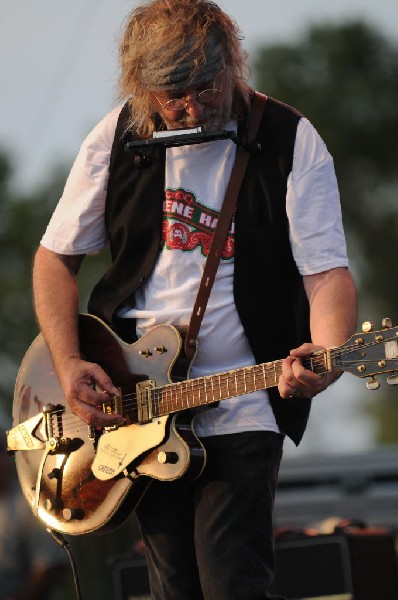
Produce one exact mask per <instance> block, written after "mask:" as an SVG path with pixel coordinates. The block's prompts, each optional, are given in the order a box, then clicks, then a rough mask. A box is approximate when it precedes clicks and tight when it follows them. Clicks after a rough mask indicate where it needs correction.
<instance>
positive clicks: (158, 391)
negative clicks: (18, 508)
mask: <svg viewBox="0 0 398 600" xmlns="http://www.w3.org/2000/svg"><path fill="white" fill-rule="evenodd" d="M377 343H379V342H373V344H368V345H367V346H370V345H375V344H377ZM352 349H357V346H353V347H352ZM347 350H349V348H348V347H347V348H345V351H347ZM342 353H343V351H342V350H341V349H334V350H331V354H332V355H334V356H338V355H339V354H342ZM323 354H324V353H323V351H322V352H321V354H320V355H319V356H317V357H312V359H310V360H311V362H312V364H313V365H316V364H317V365H323V364H324V361H323V359H322V358H321V355H323ZM281 362H282V361H275V362H274V363H263V365H254V366H253V367H252V368H251V369H250V368H249V369H250V371H251V374H252V375H253V376H254V377H256V373H255V372H254V371H258V372H259V373H260V375H261V376H264V375H266V374H267V373H268V374H269V373H270V372H271V373H272V372H274V373H276V369H275V365H279V364H280V363H281ZM362 362H367V361H362ZM256 367H257V368H256ZM245 374H246V370H245V369H242V370H237V371H236V372H235V376H236V375H238V376H240V380H238V382H237V384H236V385H237V387H238V386H239V385H241V384H242V383H243V381H244V379H245V378H246V377H245ZM217 375H219V377H220V382H221V385H222V384H224V385H225V384H226V383H227V379H228V378H229V377H230V376H231V372H227V373H220V374H215V375H214V376H207V377H204V378H198V379H193V380H186V381H185V382H181V383H180V384H178V383H177V384H175V383H174V384H173V383H171V384H166V385H165V386H162V387H160V388H153V389H152V390H151V396H152V400H153V402H154V404H156V402H158V403H159V401H160V400H161V399H162V396H164V391H165V389H166V388H167V387H169V389H170V390H171V391H174V392H177V395H178V392H179V391H180V392H182V393H186V392H187V391H188V390H187V389H185V390H184V389H183V388H184V385H185V388H187V387H189V391H190V392H191V393H193V394H195V392H196V393H198V394H199V395H200V393H201V391H203V383H205V386H204V387H206V381H208V380H210V379H211V378H212V377H217ZM268 387H270V386H268ZM204 391H205V393H207V390H204ZM242 393H244V391H242ZM175 395H176V394H174V396H175ZM234 395H239V394H238V393H237V391H236V392H235V393H234V394H231V397H232V396H234ZM136 398H137V394H136V393H133V394H126V395H123V396H122V397H121V400H122V404H123V407H122V408H124V409H127V410H133V409H135V408H137V406H138V405H137V404H136V403H134V402H130V403H129V402H128V401H127V400H129V399H133V400H135V399H136ZM220 399H221V398H219V400H220ZM163 400H164V402H169V401H170V400H167V399H164V398H163ZM172 400H173V398H172ZM174 401H175V398H174ZM212 402H217V398H214V399H213V400H212ZM206 403H211V402H209V401H208V400H207V401H206V402H204V403H203V404H206ZM109 405H111V402H110V403H109ZM187 408H189V406H187ZM179 409H180V410H182V409H181V408H180V407H179ZM56 412H57V411H54V413H53V414H56ZM60 412H63V409H61V410H60ZM169 412H173V411H169ZM70 418H74V416H73V415H71V416H70ZM77 418H78V417H77ZM67 419H68V416H67V415H66V416H65V417H64V421H65V422H66V420H67Z"/></svg>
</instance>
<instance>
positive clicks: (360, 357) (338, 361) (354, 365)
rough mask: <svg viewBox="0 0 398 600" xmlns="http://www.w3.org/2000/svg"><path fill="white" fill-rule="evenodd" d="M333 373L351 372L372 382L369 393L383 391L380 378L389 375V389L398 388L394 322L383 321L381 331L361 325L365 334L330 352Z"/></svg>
mask: <svg viewBox="0 0 398 600" xmlns="http://www.w3.org/2000/svg"><path fill="white" fill-rule="evenodd" d="M330 360H331V364H332V370H333V371H335V370H339V371H348V372H349V373H351V374H352V375H355V376H356V377H361V378H369V381H368V382H367V384H366V386H367V388H368V389H370V390H377V389H378V388H379V387H380V383H379V380H378V379H377V378H376V375H377V376H380V375H386V377H387V383H388V384H389V385H397V384H398V327H393V326H392V323H391V319H388V318H385V319H383V321H382V329H380V330H378V331H374V328H373V323H372V322H371V321H366V322H365V323H363V324H362V332H361V333H355V334H354V335H353V336H351V337H350V339H349V340H348V341H347V342H346V343H345V344H343V345H342V346H339V347H338V348H333V349H332V350H331V351H330Z"/></svg>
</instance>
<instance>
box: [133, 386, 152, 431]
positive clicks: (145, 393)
mask: <svg viewBox="0 0 398 600" xmlns="http://www.w3.org/2000/svg"><path fill="white" fill-rule="evenodd" d="M154 387H155V380H154V379H146V380H145V381H139V382H138V383H137V386H136V390H137V417H138V423H140V425H143V424H144V423H150V421H152V418H153V410H152V393H151V392H152V389H153V388H154Z"/></svg>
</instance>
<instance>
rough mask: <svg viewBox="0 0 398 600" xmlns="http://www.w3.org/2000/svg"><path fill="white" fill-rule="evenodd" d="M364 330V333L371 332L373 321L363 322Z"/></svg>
mask: <svg viewBox="0 0 398 600" xmlns="http://www.w3.org/2000/svg"><path fill="white" fill-rule="evenodd" d="M362 331H363V332H364V333H369V332H370V331H373V321H365V322H364V323H362Z"/></svg>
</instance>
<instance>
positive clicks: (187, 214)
mask: <svg viewBox="0 0 398 600" xmlns="http://www.w3.org/2000/svg"><path fill="white" fill-rule="evenodd" d="M120 108H121V107H119V108H117V109H115V110H114V111H112V112H111V113H110V114H108V115H107V116H106V117H105V119H103V120H102V121H101V122H100V123H99V124H98V125H97V126H96V127H95V128H94V130H93V131H92V132H91V133H90V134H89V136H88V137H87V138H86V140H85V141H84V143H83V145H82V147H81V149H80V152H79V154H78V156H77V158H76V161H75V163H74V165H73V168H72V170H71V173H70V175H69V178H68V181H67V183H66V186H65V190H64V193H63V195H62V197H61V199H60V201H59V204H58V206H57V208H56V210H55V211H54V214H53V216H52V218H51V221H50V223H49V225H48V227H47V230H46V233H45V235H44V237H43V239H42V241H41V243H42V244H43V245H44V246H45V247H46V248H48V249H49V250H52V251H54V252H58V253H60V254H87V253H92V252H96V251H98V250H100V249H101V248H102V247H103V246H104V245H105V244H106V243H107V233H106V229H105V223H104V208H105V199H106V185H107V179H108V170H109V157H110V151H111V147H112V143H113V139H114V132H115V127H116V123H117V119H118V116H119V112H120ZM234 127H236V123H233V122H231V123H228V124H227V126H226V129H232V128H234ZM235 152H236V146H235V144H234V142H232V141H231V140H220V141H216V142H207V143H205V144H198V145H193V146H180V147H175V148H168V149H167V151H166V178H165V187H166V189H165V200H164V207H163V208H164V210H163V244H162V249H161V251H160V252H159V255H158V258H157V261H156V264H155V267H154V269H153V271H152V274H151V276H150V278H149V279H148V281H147V282H146V283H145V285H143V286H142V287H141V288H140V289H139V290H138V292H137V293H136V294H135V306H134V307H131V308H130V309H126V308H125V309H124V310H123V312H122V313H120V316H123V317H134V318H136V319H137V331H138V333H139V335H142V334H144V333H145V332H146V331H148V330H149V329H151V328H152V327H154V326H155V325H157V324H160V323H169V324H173V325H176V326H186V325H187V324H188V322H189V318H190V315H191V311H192V307H193V304H194V301H195V298H196V293H197V290H198V286H199V282H200V278H201V275H202V272H203V268H204V263H205V259H206V256H207V251H208V248H209V244H210V241H211V235H212V232H213V231H214V227H215V224H216V222H217V217H218V213H219V211H220V207H221V204H222V201H223V198H224V195H225V190H226V186H227V183H228V179H229V176H230V173H231V170H232V166H233V162H234V157H235ZM286 209H287V214H288V218H289V224H290V239H291V245H292V250H293V255H294V258H295V260H296V264H297V267H298V269H299V271H300V273H301V274H302V275H310V274H314V273H319V272H321V271H325V270H329V269H332V268H335V267H342V266H348V259H347V254H346V246H345V238H344V233H343V228H342V222H341V210H340V201H339V193H338V188H337V184H336V178H335V174H334V168H333V161H332V158H331V156H330V154H329V153H328V151H327V149H326V147H325V144H324V143H323V141H322V140H321V138H320V137H319V135H318V134H317V132H316V130H315V129H314V128H313V126H312V125H311V124H310V123H309V121H308V120H307V119H304V118H302V119H301V120H300V122H299V124H298V129H297V136H296V142H295V149H294V159H293V169H292V173H291V174H290V176H289V179H288V190H287V198H286ZM233 250H234V227H233V225H232V227H231V231H230V234H229V238H228V240H227V243H226V246H225V248H224V254H223V257H222V260H221V261H220V265H219V268H218V271H217V277H216V280H215V282H214V285H213V289H212V291H211V294H210V298H209V302H208V305H207V308H206V312H205V315H204V317H203V321H202V324H201V329H200V332H199V346H198V352H197V354H196V357H195V361H194V362H193V364H192V366H191V371H190V377H192V378H193V377H199V376H202V375H209V374H213V373H219V372H224V371H229V370H232V369H235V368H239V367H244V366H249V365H252V364H254V363H255V361H254V357H253V354H252V352H251V349H250V347H249V344H248V341H247V339H246V337H245V335H244V331H243V327H242V324H241V322H240V319H239V316H238V313H237V310H236V307H235V304H234V300H233V268H234V267H233V261H234V252H233ZM264 281H266V274H264ZM276 358H283V357H276ZM195 429H196V432H197V433H198V435H200V436H207V435H219V434H225V433H236V432H241V431H256V430H270V431H276V432H278V431H279V429H278V426H277V424H276V422H275V417H274V414H273V412H272V409H271V407H270V404H269V400H268V394H267V392H266V391H259V392H254V393H251V394H246V395H244V396H239V397H237V398H231V399H228V400H224V401H222V402H220V404H219V405H218V406H217V407H216V408H211V409H210V410H208V411H205V412H201V413H200V414H199V415H198V416H197V417H196V419H195Z"/></svg>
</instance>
